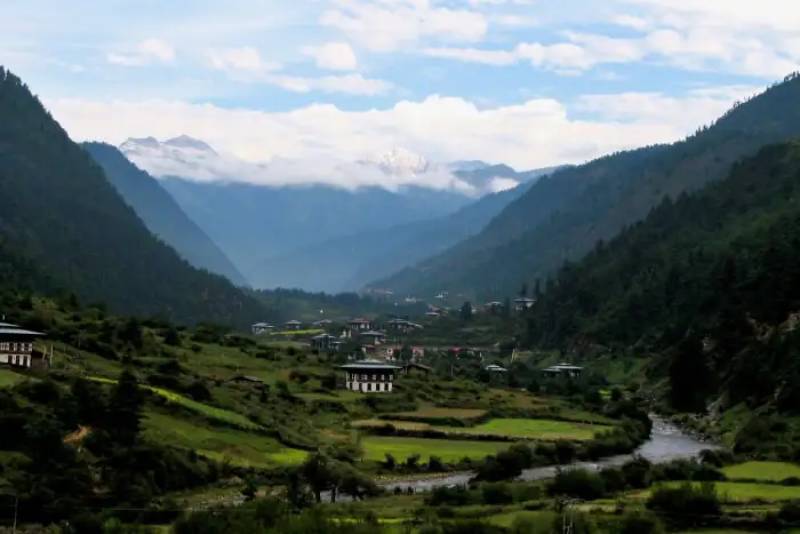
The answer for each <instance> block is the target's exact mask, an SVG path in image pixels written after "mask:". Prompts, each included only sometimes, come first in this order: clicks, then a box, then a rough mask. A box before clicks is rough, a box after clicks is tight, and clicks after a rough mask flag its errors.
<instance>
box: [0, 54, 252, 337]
mask: <svg viewBox="0 0 800 534" xmlns="http://www.w3.org/2000/svg"><path fill="white" fill-rule="evenodd" d="M0 117H1V118H2V120H0V198H3V199H5V202H4V205H3V209H2V211H0V247H2V249H3V251H4V252H6V253H4V254H2V255H0V258H2V259H0V270H2V271H3V272H7V273H8V274H9V276H8V277H4V279H3V283H4V284H5V283H9V284H10V283H12V282H13V283H14V284H15V286H17V287H19V286H23V287H24V286H28V287H30V288H33V289H38V290H49V291H52V290H55V289H63V290H65V291H70V292H74V293H76V294H77V295H78V296H80V297H81V298H82V299H84V300H86V301H90V302H99V301H102V302H104V303H106V304H107V305H108V306H109V307H110V308H111V309H113V310H117V311H121V312H125V313H132V314H139V315H161V316H164V317H169V318H171V319H174V320H178V321H182V322H190V321H198V320H214V321H219V322H224V323H238V324H242V323H246V322H248V321H250V320H253V319H254V318H256V317H258V315H259V314H260V310H261V306H260V305H259V304H258V303H257V302H256V301H255V300H254V299H252V298H250V297H248V296H246V295H244V294H243V293H242V292H240V291H239V290H237V289H236V288H235V287H234V286H233V285H232V284H231V283H230V282H228V281H227V280H226V279H224V278H223V277H221V276H217V275H212V274H210V273H207V272H203V271H199V270H197V269H195V268H193V267H191V266H190V265H189V264H188V263H187V262H186V261H184V260H182V259H181V258H180V257H179V256H178V254H177V253H176V252H175V251H174V250H173V249H171V248H170V247H168V246H167V245H165V244H164V243H162V242H160V241H159V240H157V239H156V238H155V237H153V235H151V234H150V232H149V231H148V230H147V228H146V227H145V225H144V224H143V223H142V221H141V220H140V219H139V218H138V217H137V216H136V214H135V213H134V211H133V210H132V209H131V208H130V207H128V206H127V205H126V204H125V202H124V201H123V199H122V198H121V197H120V195H119V194H118V193H117V191H116V190H115V189H114V187H113V186H112V185H111V184H110V183H109V182H108V180H107V179H106V177H105V175H104V174H103V171H102V170H101V169H100V168H99V167H98V166H97V165H96V164H95V163H94V162H93V161H92V159H91V157H90V156H89V155H88V154H87V153H86V152H85V151H84V150H82V149H81V148H80V147H79V146H78V145H76V144H75V143H73V142H72V141H70V139H69V137H68V136H67V134H66V133H65V132H64V130H63V129H61V127H60V126H59V125H58V123H57V122H55V120H53V118H52V117H51V116H50V115H49V114H48V113H47V111H46V110H45V109H44V107H43V106H42V105H41V103H40V102H39V101H38V100H37V99H36V98H35V97H34V96H33V95H32V94H31V93H30V91H29V90H28V88H27V87H26V86H25V85H24V84H23V83H22V82H21V81H20V80H19V78H17V77H16V76H14V75H13V74H11V73H9V72H8V71H6V70H4V69H2V68H0ZM10 255H13V256H11V257H9V256H10Z"/></svg>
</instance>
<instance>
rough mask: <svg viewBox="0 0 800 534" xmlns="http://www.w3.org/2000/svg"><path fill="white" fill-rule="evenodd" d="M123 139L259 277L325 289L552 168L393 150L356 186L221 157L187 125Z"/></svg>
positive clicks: (451, 226)
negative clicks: (299, 180)
mask: <svg viewBox="0 0 800 534" xmlns="http://www.w3.org/2000/svg"><path fill="white" fill-rule="evenodd" d="M120 150H121V151H122V152H123V153H124V154H125V155H126V156H127V157H128V158H130V159H131V160H132V161H133V162H136V163H138V164H139V165H142V166H145V167H146V168H148V169H149V170H150V172H151V173H152V174H155V175H157V176H158V177H159V181H160V184H161V185H162V186H163V187H164V188H165V189H166V190H167V191H168V192H169V193H170V194H171V195H172V197H173V198H174V199H175V200H176V201H177V202H178V204H179V205H180V207H181V208H182V209H183V211H185V212H186V213H187V214H188V216H189V217H190V218H191V219H193V220H194V221H195V222H196V223H197V224H198V225H199V226H200V227H201V228H202V229H203V230H204V231H205V233H206V234H207V235H208V236H210V237H211V239H212V240H213V241H214V242H215V243H216V244H217V245H219V247H220V248H221V249H222V250H224V252H225V254H226V255H227V257H229V258H230V259H231V260H232V261H233V263H234V264H235V265H236V267H237V268H238V270H239V271H240V272H242V273H244V276H245V278H247V280H248V281H249V282H251V283H252V284H253V285H254V286H255V287H265V288H269V287H299V288H303V289H306V290H313V291H328V292H335V291H342V290H354V289H358V288H360V287H362V286H363V285H364V284H365V283H366V282H367V281H369V280H372V279H374V278H376V277H378V276H382V275H386V274H389V273H391V272H393V271H394V270H396V269H399V268H402V267H404V266H406V265H409V264H410V263H409V262H412V261H416V260H418V259H421V258H424V257H425V256H427V255H429V254H433V253H436V252H438V251H440V250H442V249H443V248H444V247H446V246H448V245H451V244H453V243H455V242H457V241H458V240H460V239H463V238H465V237H467V236H469V235H471V234H472V233H475V232H477V231H478V230H480V228H481V227H482V226H483V225H484V224H485V223H486V222H488V221H489V219H490V218H491V217H492V216H494V215H495V214H496V213H497V212H498V211H499V210H500V209H501V208H502V207H503V206H504V205H505V203H507V202H510V201H511V200H512V199H513V198H515V197H516V196H518V194H519V192H520V191H522V190H523V189H524V187H521V188H519V189H515V188H516V187H517V186H518V185H520V184H528V183H531V182H532V181H534V180H536V179H537V178H539V177H540V176H542V175H543V174H545V173H546V171H531V172H527V173H518V172H516V171H515V170H514V169H512V168H510V167H508V166H505V165H489V164H486V163H483V162H467V163H464V164H434V163H431V162H428V161H427V160H425V159H424V158H422V157H421V156H418V155H416V154H414V153H411V152H409V151H406V150H403V149H394V150H392V151H390V152H388V153H386V154H382V155H379V156H378V157H376V158H374V159H372V160H368V161H361V162H356V163H355V164H354V166H353V167H352V170H353V172H357V173H364V174H366V175H367V176H368V179H363V178H356V179H355V180H354V182H355V183H356V184H361V183H369V180H373V184H372V185H362V186H359V187H354V188H350V189H347V188H343V187H340V186H338V185H336V184H335V183H328V182H326V181H325V180H324V179H312V178H308V179H307V180H308V181H307V182H306V183H303V184H294V185H293V184H291V183H290V184H287V183H284V182H291V180H286V181H281V180H277V181H275V180H274V176H272V174H271V171H270V169H269V164H252V163H247V162H243V161H240V160H236V159H235V158H232V157H230V156H220V154H219V153H218V152H217V151H216V150H214V149H213V148H212V147H210V146H209V145H207V144H206V143H204V142H202V141H199V140H196V139H193V138H191V137H187V136H181V137H178V138H174V139H169V140H166V141H164V142H160V141H158V140H156V139H154V138H144V139H129V140H128V141H126V142H125V143H123V144H122V145H121V146H120ZM236 172H241V174H240V175H238V176H235V175H234V173H236ZM374 173H377V181H376V175H375V174H374ZM428 179H430V180H431V182H432V183H431V184H430V186H427V185H424V184H425V183H426V180H428ZM380 180H384V182H385V183H383V182H380ZM397 184H402V185H397ZM484 194H486V195H488V196H487V197H485V198H481V197H482V196H483V195H484ZM473 203H475V206H474V207H469V206H470V205H471V204H473ZM459 210H461V211H459ZM217 272H219V271H217Z"/></svg>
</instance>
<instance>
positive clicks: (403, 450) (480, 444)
mask: <svg viewBox="0 0 800 534" xmlns="http://www.w3.org/2000/svg"><path fill="white" fill-rule="evenodd" d="M361 447H362V448H363V449H364V458H365V459H367V460H375V461H383V459H384V458H385V457H386V454H387V453H388V454H391V455H392V456H394V457H395V459H397V460H398V461H401V462H402V461H405V459H406V458H408V457H409V456H413V455H414V454H419V455H420V457H421V461H423V462H427V461H428V459H429V458H430V457H431V456H438V457H439V458H440V459H441V460H442V461H444V462H457V461H459V460H461V459H462V458H471V459H476V460H479V459H482V458H484V457H486V456H488V455H490V454H496V453H497V452H499V451H501V450H504V449H507V448H508V447H509V443H507V442H499V441H469V440H456V439H425V438H407V437H395V436H365V437H364V438H362V439H361Z"/></svg>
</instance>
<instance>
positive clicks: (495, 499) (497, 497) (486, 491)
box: [481, 482, 514, 504]
mask: <svg viewBox="0 0 800 534" xmlns="http://www.w3.org/2000/svg"><path fill="white" fill-rule="evenodd" d="M481 497H482V499H483V502H484V504H509V503H512V502H514V494H513V493H512V492H511V488H510V487H509V485H508V484H505V483H503V482H495V483H490V484H484V485H483V486H482V487H481Z"/></svg>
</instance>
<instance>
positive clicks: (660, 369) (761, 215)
mask: <svg viewBox="0 0 800 534" xmlns="http://www.w3.org/2000/svg"><path fill="white" fill-rule="evenodd" d="M799 194H800V143H789V144H783V145H776V146H770V147H767V148H764V149H763V150H761V151H760V152H759V153H758V154H757V155H756V156H754V157H752V158H749V159H746V160H744V161H742V162H740V163H737V164H736V165H734V167H733V170H732V171H731V174H730V176H729V177H728V178H727V179H725V180H722V181H719V182H717V183H714V184H712V185H710V186H707V187H706V188H704V189H702V190H701V191H698V192H696V193H693V194H682V195H680V196H679V197H678V198H677V199H676V200H674V201H673V200H670V199H664V200H663V201H662V202H661V203H660V204H659V205H658V206H657V207H656V208H654V209H653V210H652V211H651V213H650V215H649V216H648V217H647V218H646V219H645V220H644V221H643V222H641V223H638V224H636V225H634V226H632V227H630V228H628V229H626V230H625V231H624V232H622V233H621V234H620V235H619V236H618V237H616V238H615V239H613V240H611V241H610V242H608V243H600V244H598V245H597V246H596V247H595V249H594V251H593V252H591V253H590V254H589V255H588V256H587V257H586V258H585V259H584V260H582V261H580V262H578V263H575V264H567V265H564V266H563V267H562V268H561V269H560V271H559V272H558V274H557V276H555V277H554V278H553V279H551V280H550V282H549V283H548V284H547V287H546V290H545V291H544V294H543V295H540V298H539V302H538V303H537V305H536V306H534V308H533V309H532V310H531V311H530V312H529V313H528V314H527V316H526V317H525V326H524V327H523V329H522V333H523V337H524V340H525V343H526V344H527V345H529V346H530V347H533V348H538V349H560V350H564V351H569V352H571V353H572V354H573V355H574V356H575V357H576V358H577V359H578V360H579V361H580V360H583V361H592V360H593V359H595V358H597V357H600V356H606V355H609V354H610V355H612V356H613V355H615V354H616V355H619V356H620V357H632V356H633V357H636V356H638V357H641V356H648V355H649V356H651V358H650V362H649V364H648V371H647V372H648V373H649V379H650V380H651V381H657V380H659V379H660V378H667V379H668V382H669V388H668V389H669V393H670V394H669V400H670V401H671V404H672V406H673V407H674V408H675V409H677V410H681V411H699V412H705V411H706V410H707V409H708V408H710V409H711V410H712V412H715V413H716V412H724V411H726V410H728V409H730V408H733V407H738V409H739V410H740V411H741V413H742V415H741V416H736V418H737V419H739V423H740V425H741V426H739V427H738V428H737V429H736V431H735V432H734V433H735V434H736V437H735V445H736V447H737V448H738V449H739V450H751V449H752V450H759V449H762V448H763V449H765V450H766V449H769V448H772V450H777V451H780V450H781V446H778V448H777V449H776V448H775V447H776V443H775V442H774V440H775V439H778V438H777V437H775V438H771V437H770V436H773V433H774V432H779V430H778V426H777V424H775V425H773V423H774V421H773V420H771V419H770V417H769V414H771V413H776V414H784V415H793V416H797V415H800V360H798V359H797V357H796V354H797V350H798V343H800V337H799V336H800V332H798V330H797V313H798V311H800V269H798V265H797V257H798V254H800V196H798V195H799ZM625 355H627V356H625ZM750 411H757V415H756V416H754V417H752V418H749V414H750V413H751V412H750ZM732 413H733V412H732ZM781 424H782V426H783V428H782V432H783V433H784V437H783V438H781V439H778V443H782V445H783V446H785V453H786V454H791V453H792V452H791V451H793V450H794V449H793V447H796V445H797V440H800V435H798V433H797V432H796V431H795V432H794V434H792V432H791V428H792V427H791V425H790V426H788V427H787V426H786V423H781ZM773 426H774V428H773ZM787 431H788V434H786V432H787ZM792 435H794V440H795V443H794V445H792V441H791V439H792V438H791V436H792Z"/></svg>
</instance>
